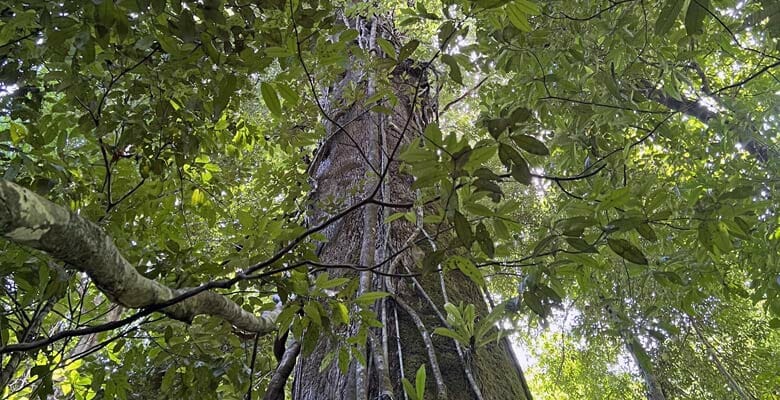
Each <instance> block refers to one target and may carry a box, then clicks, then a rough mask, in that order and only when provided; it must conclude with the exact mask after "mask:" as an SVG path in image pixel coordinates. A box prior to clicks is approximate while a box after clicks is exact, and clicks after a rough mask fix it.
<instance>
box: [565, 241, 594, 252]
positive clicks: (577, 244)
mask: <svg viewBox="0 0 780 400" xmlns="http://www.w3.org/2000/svg"><path fill="white" fill-rule="evenodd" d="M566 243H568V244H569V246H571V247H572V248H574V249H575V250H577V251H581V252H583V253H598V250H596V248H595V247H593V246H591V245H590V244H588V242H586V241H585V240H583V239H581V238H578V237H567V238H566Z"/></svg>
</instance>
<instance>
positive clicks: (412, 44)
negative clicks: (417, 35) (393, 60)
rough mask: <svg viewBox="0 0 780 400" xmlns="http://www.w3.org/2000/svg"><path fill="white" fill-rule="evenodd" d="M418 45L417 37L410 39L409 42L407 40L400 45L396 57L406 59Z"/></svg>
mask: <svg viewBox="0 0 780 400" xmlns="http://www.w3.org/2000/svg"><path fill="white" fill-rule="evenodd" d="M418 46H420V41H419V40H417V39H412V40H410V41H409V42H407V43H406V44H405V45H403V46H402V47H401V50H399V51H398V59H399V60H406V59H407V58H409V56H411V55H412V54H413V53H414V51H415V50H417V47H418Z"/></svg>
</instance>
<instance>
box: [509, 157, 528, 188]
mask: <svg viewBox="0 0 780 400" xmlns="http://www.w3.org/2000/svg"><path fill="white" fill-rule="evenodd" d="M512 178H515V180H516V181H518V182H520V183H522V184H523V185H530V184H531V170H530V169H528V163H526V162H525V160H524V159H523V158H522V157H521V158H519V159H517V160H515V165H514V166H513V167H512Z"/></svg>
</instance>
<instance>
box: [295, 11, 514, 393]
mask: <svg viewBox="0 0 780 400" xmlns="http://www.w3.org/2000/svg"><path fill="white" fill-rule="evenodd" d="M377 19H378V18H374V19H371V20H365V21H362V22H361V21H358V23H361V24H363V25H361V27H362V28H363V29H362V30H361V29H359V30H361V31H363V32H370V33H369V34H366V35H364V36H361V37H360V38H359V39H358V42H359V43H361V42H362V43H364V44H365V46H366V48H371V49H374V51H376V52H377V54H380V53H379V50H378V48H376V47H375V46H373V43H372V41H373V40H374V36H373V35H375V34H376V30H377V29H376V25H377V24H378V22H376V20H377ZM427 68H428V67H427V64H418V63H415V62H412V61H411V60H405V61H401V62H399V64H398V65H397V66H396V67H395V69H394V70H393V71H392V72H391V73H390V74H389V80H388V81H386V82H382V81H381V77H380V78H378V79H379V80H375V78H373V77H371V75H370V74H372V73H373V70H368V68H367V67H366V66H365V64H361V63H360V62H358V61H355V62H353V66H352V68H351V69H349V70H348V71H347V72H346V74H345V76H344V77H343V79H342V80H341V81H340V82H339V83H338V84H336V85H335V86H334V87H333V89H332V90H331V92H330V93H329V95H328V106H326V107H324V108H325V111H326V113H327V115H328V116H327V117H326V119H329V123H328V124H327V127H326V128H327V129H326V131H327V134H328V136H327V139H326V141H325V142H324V143H323V144H322V146H321V148H320V150H319V151H318V154H317V156H316V157H315V160H314V162H313V164H312V165H311V168H310V174H311V179H312V182H313V191H312V194H311V204H312V211H311V214H310V215H311V219H312V221H311V223H312V224H317V223H319V222H321V221H323V220H324V219H326V218H328V217H330V216H331V215H332V214H334V213H336V212H338V211H339V210H342V209H344V208H345V207H349V206H351V205H353V204H355V203H357V202H359V201H361V200H363V199H365V198H367V197H370V196H374V198H375V199H377V200H380V201H381V202H383V203H385V204H384V205H380V204H368V205H366V206H364V207H361V208H360V209H358V210H356V211H355V212H352V213H350V214H348V215H346V216H345V217H344V218H343V219H342V220H340V221H339V222H337V223H335V224H333V225H331V226H330V227H328V228H327V229H326V230H325V231H324V234H325V236H326V237H327V239H328V241H327V243H325V244H323V245H322V246H321V247H320V248H319V249H318V253H319V257H320V262H322V263H324V264H330V265H362V266H372V265H379V266H378V267H377V268H376V269H375V270H374V271H373V272H370V271H363V272H357V271H355V270H354V269H330V270H329V272H327V273H329V274H330V277H331V278H333V277H336V276H348V277H357V278H358V279H359V281H360V285H359V289H358V293H361V292H367V291H385V292H389V293H391V296H390V297H388V298H386V299H383V300H380V301H377V302H376V304H374V306H373V307H371V310H372V311H373V312H374V313H375V314H376V317H377V319H378V320H380V321H381V322H382V324H383V326H382V327H381V328H371V329H370V331H369V332H360V331H359V329H360V328H359V323H358V322H359V321H356V320H357V318H353V321H352V323H351V325H350V326H348V327H347V328H344V329H343V330H342V332H340V335H337V336H326V335H322V336H321V337H319V338H318V341H317V343H316V345H315V346H314V348H313V350H311V351H310V352H308V353H307V351H306V350H307V349H306V348H305V347H306V346H305V345H304V351H302V354H301V356H300V359H299V361H298V365H297V368H296V371H295V381H294V384H293V398H294V399H298V400H310V399H359V400H365V399H391V398H392V399H404V398H407V397H406V395H405V394H404V391H403V387H402V383H401V380H402V378H404V377H405V378H407V379H409V380H410V381H414V380H415V379H414V377H415V372H416V371H417V370H418V368H420V367H421V366H423V365H424V366H425V369H426V372H427V377H428V378H427V379H426V392H425V398H448V399H495V400H501V399H507V400H510V399H511V400H516V399H530V395H529V394H528V389H527V387H526V386H525V384H524V380H523V377H522V371H521V370H520V369H519V366H518V365H517V364H516V362H514V361H513V357H512V354H511V349H510V348H509V347H508V346H507V345H506V342H500V343H497V344H491V345H488V346H484V347H481V348H478V349H476V350H475V351H472V350H471V349H467V348H465V347H463V346H458V345H457V344H456V343H455V342H454V341H453V340H451V339H448V338H445V337H443V336H438V335H432V334H431V333H432V332H433V330H434V329H435V328H436V327H440V326H443V324H444V323H443V321H442V320H441V317H442V314H443V313H444V311H443V305H444V303H445V302H447V301H449V302H451V303H454V304H458V303H459V302H463V303H464V304H469V303H471V304H475V306H476V307H477V310H478V312H477V313H478V315H485V314H486V313H487V312H488V308H487V305H486V303H485V300H484V298H483V295H482V293H481V291H480V290H479V288H478V287H477V286H476V285H474V284H473V283H472V282H471V281H470V280H469V279H468V278H466V277H465V276H464V275H462V274H460V273H455V272H448V273H446V275H440V274H438V273H436V272H434V273H430V274H428V275H423V276H418V277H417V278H415V279H412V278H409V277H398V276H382V275H380V274H389V275H393V274H396V275H398V274H408V273H409V272H419V267H418V265H419V264H418V261H419V260H420V259H421V258H422V257H423V256H424V251H423V250H421V249H420V247H417V246H410V243H411V242H413V241H415V238H418V237H423V238H424V237H425V235H423V234H422V233H426V234H427V232H432V231H434V230H435V229H436V227H430V228H426V229H423V227H422V226H421V225H418V224H414V223H411V222H409V221H406V220H404V219H398V220H395V221H393V222H391V223H386V222H385V219H386V218H387V216H388V215H390V214H391V213H394V212H396V211H399V210H397V209H394V208H392V207H391V206H388V205H386V203H393V204H399V203H413V202H414V200H415V197H416V195H415V192H414V191H413V190H412V189H411V184H412V182H413V178H412V177H411V176H409V175H407V174H404V173H403V172H402V171H400V170H399V162H398V161H396V160H395V159H394V157H396V156H397V154H398V152H397V148H398V146H399V145H400V146H403V145H404V144H406V143H408V142H410V141H411V140H412V139H413V138H414V137H417V136H419V135H420V134H421V133H422V131H423V130H424V128H425V126H426V125H427V124H428V122H429V121H430V119H431V118H432V117H433V115H432V110H434V109H435V101H436V99H434V98H432V97H431V96H430V92H429V90H427V88H428V82H427V78H426V75H427V74H426V69H427ZM367 76H368V78H366V77H367ZM382 85H384V86H385V87H387V88H390V90H391V91H392V92H393V94H395V96H397V98H398V102H397V103H396V104H395V105H392V106H391V105H389V104H388V103H384V104H383V105H384V106H388V107H390V108H392V111H393V112H392V113H389V114H384V113H381V112H376V111H372V110H370V109H369V108H370V107H371V105H370V104H365V102H364V99H367V98H370V97H371V96H372V95H373V94H374V92H375V88H377V87H382ZM348 87H352V88H354V87H357V88H361V89H358V90H357V91H356V92H357V93H358V95H355V96H353V97H350V98H352V99H357V100H350V101H348V100H346V99H347V97H346V96H345V91H346V90H347V88H348ZM342 128H343V129H342ZM385 169H387V174H386V176H384V178H382V175H383V171H384V170H385ZM334 204H335V205H334ZM417 213H418V216H420V214H421V213H422V210H417ZM423 230H425V231H427V232H422V231H423ZM441 240H442V239H441V236H440V237H439V240H438V241H439V242H441ZM431 245H434V246H435V244H433V242H432V241H431V242H430V243H429V244H428V246H431ZM403 249H407V250H405V251H403V253H401V254H400V255H399V256H398V257H394V258H393V257H392V256H391V255H393V254H396V253H397V252H399V251H401V250H403ZM388 258H389V259H390V260H391V261H389V262H384V263H382V262H383V261H385V260H387V259H388ZM380 264H381V265H380ZM377 273H380V274H377ZM356 311H357V310H356ZM353 314H355V315H356V313H353ZM307 334H315V335H319V333H318V332H313V333H311V332H307ZM356 336H357V337H363V338H366V340H365V341H362V340H358V341H357V342H358V344H357V346H354V347H352V350H351V351H352V353H351V354H352V358H351V360H350V362H349V368H348V369H347V371H346V373H342V372H341V371H340V370H339V368H338V362H332V363H330V364H329V365H327V366H325V367H324V369H322V368H323V367H322V364H323V359H325V358H326V357H329V356H328V354H329V353H333V352H338V351H339V349H346V348H347V347H348V346H349V345H348V339H349V338H350V337H356ZM304 342H306V340H305V339H304ZM356 355H357V357H358V358H360V357H361V356H362V358H364V359H365V365H364V364H363V363H361V362H358V361H357V359H356V358H355V356H356ZM337 358H338V357H337ZM321 371H322V372H321Z"/></svg>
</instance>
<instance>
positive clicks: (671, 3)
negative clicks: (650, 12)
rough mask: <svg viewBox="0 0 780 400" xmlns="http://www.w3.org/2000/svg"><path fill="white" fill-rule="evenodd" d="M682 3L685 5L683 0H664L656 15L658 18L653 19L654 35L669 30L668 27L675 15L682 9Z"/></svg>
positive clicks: (663, 33) (674, 19)
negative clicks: (659, 12) (659, 11)
mask: <svg viewBox="0 0 780 400" xmlns="http://www.w3.org/2000/svg"><path fill="white" fill-rule="evenodd" d="M683 5H685V1H683V0H666V3H664V7H663V8H662V9H661V14H659V15H658V19H657V20H656V21H655V34H656V35H658V36H662V35H665V34H666V32H669V29H672V26H674V22H675V21H676V20H677V16H678V15H680V11H682V8H683Z"/></svg>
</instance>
